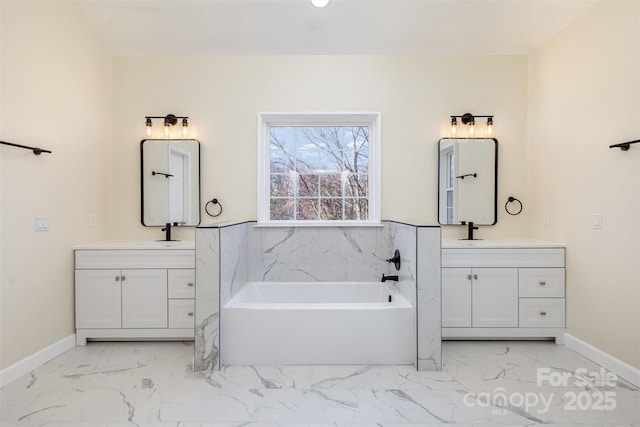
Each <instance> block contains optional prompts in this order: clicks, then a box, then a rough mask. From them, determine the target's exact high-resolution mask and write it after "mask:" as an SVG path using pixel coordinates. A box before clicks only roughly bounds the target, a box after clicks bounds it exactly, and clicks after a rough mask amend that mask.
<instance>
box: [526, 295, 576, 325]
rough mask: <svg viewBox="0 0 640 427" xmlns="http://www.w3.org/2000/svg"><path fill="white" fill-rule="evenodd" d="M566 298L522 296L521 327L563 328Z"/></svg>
mask: <svg viewBox="0 0 640 427" xmlns="http://www.w3.org/2000/svg"><path fill="white" fill-rule="evenodd" d="M564 305H565V300H564V298H520V316H519V317H520V327H521V328H556V327H557V328H563V327H564Z"/></svg>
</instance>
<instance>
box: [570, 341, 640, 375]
mask: <svg viewBox="0 0 640 427" xmlns="http://www.w3.org/2000/svg"><path fill="white" fill-rule="evenodd" d="M565 345H566V346H567V347H569V348H570V349H572V350H574V351H576V352H578V353H580V354H581V355H583V356H584V357H586V358H587V359H590V360H592V361H594V362H596V363H597V364H598V365H600V366H602V367H603V368H605V369H607V370H609V371H611V372H613V373H614V374H616V375H617V376H618V377H620V378H623V379H624V380H625V381H627V382H629V383H631V384H633V385H635V386H636V387H640V369H638V368H634V367H633V366H631V365H629V364H628V363H625V362H623V361H622V360H620V359H617V358H615V357H613V356H612V355H610V354H609V353H606V352H604V351H602V350H600V349H599V348H597V347H594V346H592V345H591V344H589V343H588V342H586V341H582V340H581V339H580V338H576V337H574V336H573V335H571V334H568V333H565Z"/></svg>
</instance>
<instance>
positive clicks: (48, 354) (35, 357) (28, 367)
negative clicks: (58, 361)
mask: <svg viewBox="0 0 640 427" xmlns="http://www.w3.org/2000/svg"><path fill="white" fill-rule="evenodd" d="M75 346H76V335H75V334H72V335H69V336H68V337H66V338H63V339H61V340H60V341H58V342H55V343H53V344H51V345H50V346H47V347H45V348H43V349H42V350H40V351H38V352H36V353H33V354H32V355H31V356H27V357H25V358H24V359H22V360H19V361H17V362H16V363H14V364H13V365H11V366H9V367H7V368H5V369H3V370H2V371H0V388H2V387H4V386H6V385H7V384H9V383H11V382H13V381H15V380H17V379H18V378H20V377H21V376H23V375H25V374H28V373H29V372H31V371H33V370H34V369H36V368H37V367H39V366H42V365H44V364H45V363H47V362H48V361H50V360H51V359H54V358H56V357H58V356H60V355H61V354H62V353H64V352H66V351H69V350H71V349H72V348H73V347H75Z"/></svg>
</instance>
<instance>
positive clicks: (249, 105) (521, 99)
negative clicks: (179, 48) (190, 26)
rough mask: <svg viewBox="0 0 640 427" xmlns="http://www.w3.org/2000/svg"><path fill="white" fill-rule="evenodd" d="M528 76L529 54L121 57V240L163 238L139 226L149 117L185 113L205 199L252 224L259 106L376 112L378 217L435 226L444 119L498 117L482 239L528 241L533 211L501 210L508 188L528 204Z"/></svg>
mask: <svg viewBox="0 0 640 427" xmlns="http://www.w3.org/2000/svg"><path fill="white" fill-rule="evenodd" d="M526 76H527V69H526V57H525V56H489V57H487V56H485V57H468V56H467V57H453V56H452V57H420V56H216V57H116V58H115V59H114V79H113V84H114V116H113V117H114V138H113V144H114V146H113V149H114V161H115V163H114V165H115V169H114V172H115V173H114V181H113V191H114V194H115V195H117V196H116V197H115V199H114V202H113V203H112V204H111V206H112V216H113V219H114V233H115V234H116V236H115V237H118V238H160V237H161V232H160V231H159V230H158V229H157V228H155V229H144V228H143V227H142V226H140V215H139V205H140V201H139V200H140V189H139V184H138V182H139V157H138V146H139V141H140V140H141V139H142V138H143V137H144V116H145V115H165V114H168V113H174V114H176V115H187V116H189V117H190V123H191V126H190V127H191V128H192V130H194V131H195V132H196V133H197V135H196V137H197V138H198V139H199V140H200V141H201V144H202V197H203V200H211V199H212V198H213V197H217V198H218V199H219V200H220V201H221V203H222V204H223V206H224V213H223V215H222V216H221V217H220V218H219V219H220V220H222V221H243V220H255V219H256V198H257V195H256V191H257V190H256V187H257V177H256V164H257V159H256V153H257V148H256V138H257V130H256V126H257V113H258V112H266V111H380V112H381V113H382V218H383V219H393V220H398V221H407V222H411V223H418V224H437V197H436V194H437V193H436V191H437V158H438V150H437V141H438V139H439V138H440V137H442V136H447V134H448V132H449V115H451V114H463V113H465V112H472V113H475V114H495V116H496V119H495V122H496V126H495V127H496V136H497V138H498V139H499V141H500V145H499V150H500V160H499V161H500V185H499V187H500V199H499V202H498V205H499V207H500V212H499V219H498V225H497V226H495V227H481V229H480V231H479V235H480V236H485V237H487V236H526V235H528V233H529V230H528V221H527V211H526V210H525V212H524V213H523V214H522V215H520V216H518V217H512V216H509V215H507V214H506V213H505V212H504V209H502V206H504V203H505V201H506V198H507V197H508V195H514V196H516V197H519V198H523V199H524V200H526V197H525V191H526V174H525V173H523V171H524V170H525V167H526V165H525V160H526V90H527V83H526ZM212 221H214V220H213V219H212V218H209V217H207V216H206V214H204V216H203V222H212ZM181 231H182V232H183V233H182V236H188V235H189V234H190V233H192V231H191V230H189V232H187V231H186V230H181ZM447 233H448V234H451V235H459V236H462V235H463V234H464V233H463V228H462V227H459V226H458V227H451V228H450V229H449V230H448V231H447Z"/></svg>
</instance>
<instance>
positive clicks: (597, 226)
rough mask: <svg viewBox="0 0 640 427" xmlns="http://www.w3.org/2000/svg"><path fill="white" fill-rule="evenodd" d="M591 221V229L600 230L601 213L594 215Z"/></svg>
mask: <svg viewBox="0 0 640 427" xmlns="http://www.w3.org/2000/svg"><path fill="white" fill-rule="evenodd" d="M592 221H593V228H595V229H596V230H602V214H601V213H594V214H593V215H592Z"/></svg>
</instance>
